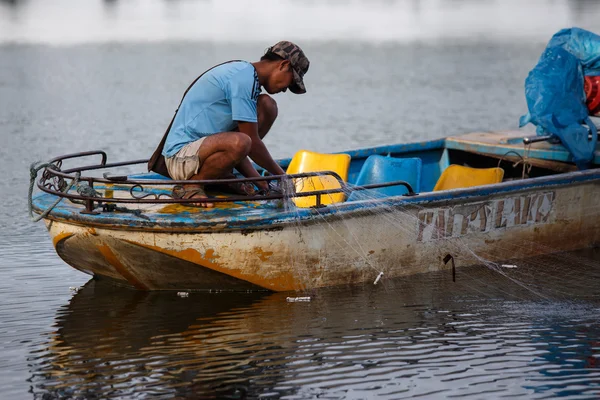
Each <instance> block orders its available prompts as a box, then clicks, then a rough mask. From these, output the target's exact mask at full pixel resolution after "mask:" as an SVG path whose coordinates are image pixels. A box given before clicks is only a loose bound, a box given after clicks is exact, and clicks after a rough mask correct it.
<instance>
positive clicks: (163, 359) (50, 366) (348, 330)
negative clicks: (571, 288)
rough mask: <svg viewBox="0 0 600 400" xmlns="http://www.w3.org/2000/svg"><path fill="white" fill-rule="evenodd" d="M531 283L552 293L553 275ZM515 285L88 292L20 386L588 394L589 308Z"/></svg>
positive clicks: (260, 392) (489, 277)
mask: <svg viewBox="0 0 600 400" xmlns="http://www.w3.org/2000/svg"><path fill="white" fill-rule="evenodd" d="M538 261H539V260H538ZM535 265H536V268H537V267H538V262H536V264H535ZM523 267H524V268H526V267H525V265H523ZM590 268H592V269H593V271H595V273H598V270H597V269H596V267H595V266H590ZM542 273H543V275H542V276H544V277H545V278H546V279H547V280H548V284H549V285H560V276H561V275H562V274H561V273H560V272H559V271H557V270H556V269H555V268H551V269H549V270H547V271H542ZM525 276H527V273H523V274H522V275H521V277H525ZM562 276H563V277H564V275H562ZM588 276H589V275H588ZM551 277H554V279H550V278H551ZM513 278H515V277H513ZM521 279H522V278H521ZM522 282H524V283H525V284H524V285H516V284H514V282H512V281H511V280H510V279H506V277H505V276H502V275H501V274H498V273H497V272H495V271H490V270H489V269H487V268H474V269H469V270H464V271H461V272H460V273H459V275H458V279H457V282H456V283H453V282H452V280H451V275H450V274H449V273H440V274H434V275H422V276H416V277H412V278H409V279H403V280H398V281H394V282H386V284H385V285H384V286H372V285H366V286H363V287H355V288H337V289H329V290H321V291H318V292H314V293H311V295H312V297H313V298H312V301H311V302H309V303H289V302H286V296H289V294H287V295H286V294H284V293H279V294H271V293H238V294H232V293H192V294H190V296H189V297H188V298H180V297H177V296H176V295H175V294H173V293H140V292H134V291H128V290H123V289H116V288H114V287H110V286H106V285H103V284H100V283H99V282H94V281H91V282H89V283H88V284H87V285H85V287H83V288H82V289H81V290H80V291H79V292H78V293H77V294H76V295H75V296H73V298H72V300H71V302H70V303H69V304H68V305H66V306H64V307H62V308H61V309H60V310H59V311H58V313H57V316H56V330H55V332H54V333H52V334H50V335H49V336H48V342H47V345H46V346H45V347H44V348H42V349H40V348H36V349H32V351H31V353H30V356H29V363H30V366H31V370H30V372H31V382H32V384H33V386H34V393H35V397H36V398H43V395H44V394H46V395H52V396H57V397H59V396H95V397H97V398H123V397H128V396H133V395H134V394H136V395H153V396H157V397H164V398H172V397H173V396H175V397H176V398H181V397H190V398H191V397H194V398H195V397H198V396H200V397H202V396H204V397H209V398H211V397H213V396H214V397H215V398H257V397H259V396H260V397H261V398H282V397H285V398H290V399H300V398H315V397H318V396H325V397H326V398H330V399H337V398H340V399H341V398H374V397H375V396H377V397H378V398H380V397H381V398H393V399H399V398H410V397H413V396H418V395H425V396H429V395H434V394H439V395H443V396H461V397H466V396H471V397H474V398H480V397H481V396H485V395H491V394H493V395H494V396H499V395H502V396H526V397H527V398H542V397H547V396H550V397H554V396H563V395H566V396H568V395H573V394H577V395H578V396H580V395H581V396H592V395H594V394H597V393H599V390H600V366H599V365H598V362H597V360H598V359H599V356H600V343H598V342H597V341H596V339H594V338H598V337H600V327H599V326H598V324H597V320H598V319H599V318H600V307H599V304H598V303H597V301H596V300H594V301H592V303H590V302H581V301H580V300H578V299H577V293H575V295H574V296H572V297H571V300H566V299H565V298H563V299H560V300H557V299H554V300H550V301H548V300H544V301H541V300H540V298H539V296H538V295H537V294H535V293H533V292H532V291H530V290H528V289H527V288H526V287H527V286H528V284H529V283H531V282H526V281H522ZM563 289H564V287H563ZM556 293H558V291H556ZM582 295H583V297H584V298H589V296H590V295H591V296H592V298H594V299H598V295H599V293H597V292H594V293H583V294H582ZM573 398H577V397H573Z"/></svg>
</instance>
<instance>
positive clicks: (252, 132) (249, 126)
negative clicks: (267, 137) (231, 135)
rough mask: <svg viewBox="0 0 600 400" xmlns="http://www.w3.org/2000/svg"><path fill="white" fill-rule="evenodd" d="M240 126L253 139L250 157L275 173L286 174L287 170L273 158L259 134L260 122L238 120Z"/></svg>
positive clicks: (241, 130)
mask: <svg viewBox="0 0 600 400" xmlns="http://www.w3.org/2000/svg"><path fill="white" fill-rule="evenodd" d="M238 127H239V130H240V132H242V133H245V134H246V135H248V136H250V139H252V147H251V148H250V154H249V156H250V158H251V159H252V160H253V161H254V162H255V163H256V164H258V165H260V166H261V167H263V168H264V169H266V170H267V171H269V172H270V173H271V174H273V175H285V171H284V170H283V169H282V168H281V167H280V166H279V164H277V163H276V162H275V160H273V157H271V154H270V153H269V150H267V147H266V146H265V144H264V143H263V141H262V140H261V138H260V137H259V136H258V124H257V123H256V122H243V121H238ZM248 162H249V161H248ZM240 172H242V171H240ZM242 173H243V172H242Z"/></svg>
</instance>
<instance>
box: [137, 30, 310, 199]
mask: <svg viewBox="0 0 600 400" xmlns="http://www.w3.org/2000/svg"><path fill="white" fill-rule="evenodd" d="M308 67H309V61H308V58H306V56H305V55H304V52H303V51H302V49H300V47H298V46H297V45H296V44H294V43H292V42H287V41H282V42H279V43H277V44H275V45H274V46H272V47H270V48H268V49H267V50H266V52H265V54H264V55H263V56H262V57H261V59H260V61H257V62H254V63H249V62H246V61H230V62H227V63H224V64H220V65H218V66H216V67H213V68H211V69H209V70H208V71H206V72H205V73H204V74H203V75H201V76H200V77H199V78H198V79H197V80H196V81H195V82H194V83H192V85H191V86H190V88H188V91H187V92H186V94H184V97H183V100H182V102H181V104H180V106H179V109H178V111H177V112H176V114H175V116H174V118H173V121H171V125H170V126H169V128H168V129H167V132H166V133H165V137H164V138H163V140H162V142H161V145H159V147H158V149H157V150H156V152H155V153H154V155H153V157H152V158H151V160H150V162H149V164H148V167H149V170H153V171H156V172H160V173H162V174H165V173H167V172H168V175H169V176H170V177H171V178H172V179H174V180H209V179H223V178H232V177H233V175H232V170H233V169H234V168H235V169H236V170H237V171H238V172H240V173H241V174H242V175H243V176H245V177H247V178H251V177H259V176H260V174H259V173H258V171H257V170H256V169H255V168H254V167H253V166H252V163H251V162H250V158H251V159H252V160H253V161H254V162H255V163H256V164H257V165H259V166H260V167H262V168H264V169H265V170H266V171H268V172H269V173H271V174H273V175H283V174H285V172H284V171H283V169H282V168H281V167H280V166H279V164H277V162H275V160H273V157H272V156H271V154H270V153H269V151H268V150H267V148H266V146H265V144H264V143H263V141H262V140H263V138H264V137H265V135H266V134H267V133H268V132H269V130H270V129H271V126H272V125H273V122H274V121H275V119H276V118H277V113H278V111H277V103H276V102H275V100H273V98H272V97H271V96H269V95H267V94H261V90H262V88H264V89H265V91H266V92H267V93H269V94H276V93H279V92H285V91H287V90H288V89H289V90H290V91H291V92H292V93H296V94H302V93H306V88H305V86H304V81H303V78H304V74H306V72H307V71H308ZM162 157H164V160H162V159H161V158H162ZM161 165H162V168H161ZM165 167H166V171H165ZM244 186H245V187H240V188H238V189H240V190H243V191H244V192H248V191H249V189H250V188H248V187H247V185H244ZM256 186H257V187H258V188H259V189H261V190H265V191H268V188H269V185H268V183H267V182H265V181H257V182H256ZM180 196H181V197H182V198H186V199H199V198H206V197H207V195H206V193H205V191H204V188H203V187H202V186H201V185H196V184H194V185H193V184H188V185H184V190H183V193H180ZM195 204H197V205H200V206H203V207H207V208H210V207H213V206H214V204H213V203H209V202H202V203H195Z"/></svg>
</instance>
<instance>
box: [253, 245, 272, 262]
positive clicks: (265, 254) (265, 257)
mask: <svg viewBox="0 0 600 400" xmlns="http://www.w3.org/2000/svg"><path fill="white" fill-rule="evenodd" d="M256 254H258V258H260V261H269V258H271V256H272V255H273V252H272V251H264V250H263V249H262V248H261V247H257V248H256Z"/></svg>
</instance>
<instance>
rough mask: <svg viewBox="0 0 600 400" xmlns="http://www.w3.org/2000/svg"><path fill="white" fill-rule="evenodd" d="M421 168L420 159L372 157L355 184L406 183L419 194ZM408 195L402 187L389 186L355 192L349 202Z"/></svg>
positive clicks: (368, 159) (366, 161)
mask: <svg viewBox="0 0 600 400" xmlns="http://www.w3.org/2000/svg"><path fill="white" fill-rule="evenodd" d="M421 168H422V161H421V159H420V158H394V157H384V156H378V155H372V156H369V157H368V158H367V159H366V160H365V163H364V164H363V166H362V168H361V170H360V172H359V173H358V178H356V182H355V184H356V185H357V186H364V185H370V184H373V183H386V182H394V181H405V182H407V183H409V184H410V186H411V187H412V188H413V190H414V191H415V192H416V193H418V192H419V191H420V190H421V188H420V182H421ZM406 193H408V190H407V189H406V187H404V186H402V185H398V186H388V187H383V188H379V189H369V190H364V191H357V192H353V193H352V194H351V195H350V197H349V198H348V201H353V200H360V199H365V198H372V197H389V196H400V195H403V194H406Z"/></svg>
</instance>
